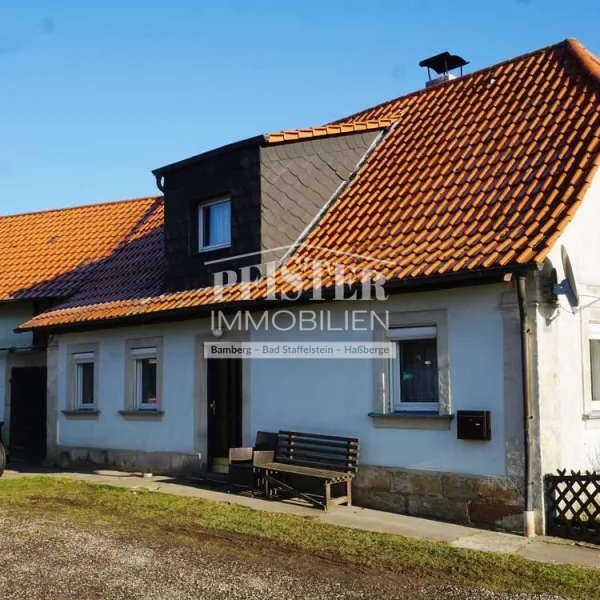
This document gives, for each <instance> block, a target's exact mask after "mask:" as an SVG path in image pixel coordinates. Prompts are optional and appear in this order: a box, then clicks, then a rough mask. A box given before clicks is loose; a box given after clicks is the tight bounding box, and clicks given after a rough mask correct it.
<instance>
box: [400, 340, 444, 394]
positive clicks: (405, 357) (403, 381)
mask: <svg viewBox="0 0 600 600" xmlns="http://www.w3.org/2000/svg"><path fill="white" fill-rule="evenodd" d="M398 353H399V356H400V361H399V362H400V401H401V402H438V367H437V343H436V340H435V339H427V340H403V341H401V342H398Z"/></svg>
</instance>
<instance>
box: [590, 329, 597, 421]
mask: <svg viewBox="0 0 600 600" xmlns="http://www.w3.org/2000/svg"><path fill="white" fill-rule="evenodd" d="M588 337H589V342H590V374H591V385H592V409H593V410H594V411H600V323H589V324H588Z"/></svg>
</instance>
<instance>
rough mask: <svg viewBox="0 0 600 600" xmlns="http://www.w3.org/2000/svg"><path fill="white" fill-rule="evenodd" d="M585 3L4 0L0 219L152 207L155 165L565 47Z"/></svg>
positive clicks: (587, 16)
mask: <svg viewBox="0 0 600 600" xmlns="http://www.w3.org/2000/svg"><path fill="white" fill-rule="evenodd" d="M599 25H600V13H598V10H597V0H588V1H585V0H572V1H570V2H568V1H565V0H485V1H484V0H395V1H393V0H363V1H358V0H318V1H317V0H302V1H300V0H277V1H275V0H253V2H242V1H241V0H236V1H234V0H221V1H219V2H215V1H210V2H209V1H208V0H204V1H202V0H170V1H169V2H167V1H166V0H160V1H159V0H143V1H142V0H120V1H116V0H103V1H102V2H90V1H87V0H86V1H82V0H3V1H2V3H1V4H0V80H1V89H2V93H0V115H1V127H0V132H1V133H0V135H1V139H2V142H1V143H0V177H1V181H2V192H3V193H2V199H1V200H0V203H1V204H0V214H11V213H17V212H25V211H30V210H40V209H46V208H53V207H62V206H73V205H76V204H86V203H92V202H102V201H108V200H117V199H122V198H131V197H138V196H145V195H154V194H156V193H157V190H156V188H155V185H154V178H153V177H152V175H151V173H150V171H151V169H153V168H156V167H160V166H162V165H164V164H168V163H170V162H173V161H176V160H180V159H183V158H186V157H188V156H191V155H193V154H198V153H199V152H202V151H205V150H209V149H211V148H214V147H217V146H220V145H222V144H226V143H229V142H233V141H236V140H239V139H243V138H245V137H249V136H252V135H256V134H258V133H262V132H268V131H276V130H279V129H287V128H296V127H304V126H310V125H318V124H322V123H325V122H327V121H331V120H333V119H335V118H339V117H342V116H344V115H347V114H351V113H353V112H355V111H357V110H360V109H363V108H366V107H368V106H371V105H374V104H377V103H379V102H382V101H384V100H387V99H390V98H393V97H396V96H399V95H402V94H404V93H407V92H411V91H413V90H415V89H418V88H420V87H422V85H423V82H424V80H425V77H426V73H425V72H424V71H423V70H421V69H419V67H418V62H419V60H421V59H423V58H425V57H427V56H431V55H432V54H436V53H438V52H441V51H444V50H449V51H451V52H453V53H457V54H460V55H462V56H463V57H465V58H466V59H467V60H469V61H470V62H471V64H470V65H469V66H468V67H467V72H468V71H472V70H476V69H478V68H481V67H484V66H486V65H489V64H492V63H494V62H498V61H501V60H504V59H506V58H510V57H511V56H515V55H517V54H522V53H524V52H528V51H531V50H534V49H536V48H540V47H542V46H546V45H549V44H552V43H555V42H558V41H560V40H562V39H564V38H567V37H577V38H578V39H579V40H580V41H581V42H583V43H584V44H585V45H586V46H587V47H588V48H590V49H591V50H592V51H593V52H595V53H596V54H600V38H599V36H598V30H599Z"/></svg>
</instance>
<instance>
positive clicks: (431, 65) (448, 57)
mask: <svg viewBox="0 0 600 600" xmlns="http://www.w3.org/2000/svg"><path fill="white" fill-rule="evenodd" d="M468 64H469V61H468V60H465V59H464V58H463V57H462V56H458V55H457V54H450V52H442V53H441V54H436V55H435V56H430V57H429V58H426V59H424V60H422V61H421V62H420V63H419V66H420V67H427V68H428V69H433V70H434V71H435V72H436V73H437V74H438V75H442V74H443V73H448V71H452V70H453V69H458V68H459V67H460V68H461V69H462V68H463V67H464V66H465V65H468Z"/></svg>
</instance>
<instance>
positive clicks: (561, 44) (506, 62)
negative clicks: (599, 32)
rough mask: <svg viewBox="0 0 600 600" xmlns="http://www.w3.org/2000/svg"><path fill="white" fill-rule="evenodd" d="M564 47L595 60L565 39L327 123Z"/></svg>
mask: <svg viewBox="0 0 600 600" xmlns="http://www.w3.org/2000/svg"><path fill="white" fill-rule="evenodd" d="M564 47H566V48H569V49H570V50H572V51H573V52H574V53H575V54H577V56H578V58H579V59H580V60H581V61H582V62H584V61H589V60H593V59H592V58H591V57H592V56H594V55H593V54H592V53H591V52H590V51H589V50H588V49H587V48H586V47H585V46H584V45H583V44H582V43H581V42H579V40H577V39H575V38H567V39H564V40H562V41H560V42H557V43H555V44H550V45H548V46H544V47H543V48H538V49H537V50H531V51H529V52H525V53H523V54H519V55H518V56H513V57H512V58H507V59H505V60H502V61H500V62H497V63H494V64H493V65H488V66H487V67H482V68H481V69H477V70H476V71H473V72H472V73H467V74H466V75H461V76H460V77H457V78H456V79H449V80H448V81H441V82H440V83H438V84H436V85H434V86H431V87H425V88H421V89H418V90H413V91H412V92H408V93H407V94H402V95H401V96H397V97H396V98H391V99H390V100H386V101H384V102H380V103H379V104H375V105H374V106H369V107H367V108H364V109H362V110H359V111H357V112H355V113H353V114H351V115H348V116H346V117H342V118H340V119H336V120H335V121H331V122H329V123H327V125H339V124H341V123H343V122H345V121H348V120H350V119H353V118H354V117H357V116H359V115H361V114H363V113H365V112H370V111H373V110H376V109H378V108H381V107H383V106H386V105H388V104H393V103H394V102H398V101H399V100H403V99H405V98H411V97H412V96H418V95H420V94H427V93H431V92H434V91H436V90H438V89H440V88H442V87H446V86H449V85H456V84H458V83H461V82H463V81H465V80H468V79H471V78H472V77H475V76H477V75H480V74H481V73H485V72H486V71H489V70H491V69H495V68H497V67H501V66H504V65H509V64H512V63H515V62H519V61H522V60H525V59H527V58H530V57H531V56H534V55H536V54H541V53H542V52H548V51H550V50H556V49H558V48H564ZM594 58H595V57H594ZM588 68H589V67H588ZM598 77H600V65H599V68H598ZM390 118H392V117H390Z"/></svg>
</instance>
